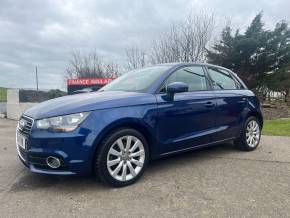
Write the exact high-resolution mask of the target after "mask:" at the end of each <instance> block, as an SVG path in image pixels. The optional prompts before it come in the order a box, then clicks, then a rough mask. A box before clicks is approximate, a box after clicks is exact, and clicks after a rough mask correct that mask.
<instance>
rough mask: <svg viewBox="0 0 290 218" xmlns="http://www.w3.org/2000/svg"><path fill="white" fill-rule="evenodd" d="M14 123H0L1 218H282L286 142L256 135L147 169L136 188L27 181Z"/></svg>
mask: <svg viewBox="0 0 290 218" xmlns="http://www.w3.org/2000/svg"><path fill="white" fill-rule="evenodd" d="M15 126H16V122H15V121H11V120H5V119H0V151H1V152H0V205H1V207H0V214H1V217H30V216H39V217H108V216H111V217H194V216H198V217H210V216H214V217H261V216H264V217H265V216H272V217H287V216H289V214H290V137H289V138H288V137H272V136H263V137H262V140H261V145H260V147H259V148H258V149H257V150H256V151H254V152H240V151H237V150H235V149H233V147H232V145H230V144H225V145H221V146H218V147H213V148H208V149H203V150H200V151H194V152H190V153H187V154H182V155H178V156H174V157H170V158H166V159H162V160H158V161H154V162H152V163H151V164H150V165H149V167H148V169H147V171H146V172H145V174H144V176H143V177H142V178H141V180H140V181H139V182H137V183H136V184H134V185H132V186H129V187H125V188H120V189H117V188H109V187H106V186H103V185H102V184H100V183H99V182H97V181H96V180H95V179H94V177H56V176H44V175H37V174H32V173H30V172H28V171H27V169H26V168H25V167H24V166H23V165H22V164H21V163H20V161H19V160H18V157H17V154H16V149H15Z"/></svg>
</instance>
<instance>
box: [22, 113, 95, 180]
mask: <svg viewBox="0 0 290 218" xmlns="http://www.w3.org/2000/svg"><path fill="white" fill-rule="evenodd" d="M30 119H31V118H30ZM16 131H17V132H18V133H17V132H16V134H19V133H20V134H22V135H24V136H25V138H26V148H25V149H24V148H22V147H21V146H19V145H18V143H17V141H16V146H17V151H18V156H19V158H20V160H21V161H22V163H23V164H24V165H25V166H26V167H27V168H28V169H29V170H30V171H31V172H34V173H42V174H50V175H87V174H90V173H91V171H92V160H93V153H94V152H93V151H94V139H95V137H96V136H95V135H94V134H93V131H91V130H88V129H87V128H86V127H85V126H84V127H82V126H80V127H79V128H77V129H76V130H75V131H73V132H69V133H55V132H49V131H47V130H38V129H34V128H33V125H32V127H31V131H30V132H28V133H27V132H23V131H22V130H21V129H19V127H17V130H16ZM16 138H17V137H16ZM49 156H53V157H56V158H58V159H60V163H61V165H60V167H58V168H56V169H53V168H51V167H49V166H48V164H47V162H46V159H47V158H48V157H49Z"/></svg>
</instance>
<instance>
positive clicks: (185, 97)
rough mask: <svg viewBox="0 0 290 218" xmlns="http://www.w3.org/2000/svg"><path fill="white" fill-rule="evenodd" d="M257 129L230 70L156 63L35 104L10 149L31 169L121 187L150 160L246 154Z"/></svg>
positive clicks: (249, 97)
mask: <svg viewBox="0 0 290 218" xmlns="http://www.w3.org/2000/svg"><path fill="white" fill-rule="evenodd" d="M262 126H263V118H262V113H261V109H260V104H259V101H258V99H257V98H256V96H255V95H254V93H253V92H252V91H250V90H248V89H247V87H246V86H245V84H244V83H243V82H242V81H241V80H240V79H239V78H238V77H237V75H236V74H235V73H233V72H231V71H230V70H228V69H225V68H222V67H219V66H214V65H209V64H195V63H192V64H190V63H179V64H163V65H157V66H153V67H147V68H143V69H139V70H134V71H131V72H128V73H126V74H124V75H122V76H121V77H119V78H118V79H116V80H114V81H113V82H111V83H110V84H108V85H106V86H105V87H103V88H102V89H101V90H99V91H98V92H94V93H86V94H78V95H72V96H66V97H61V98H56V99H53V100H49V101H46V102H43V103H40V104H38V105H36V106H35V107H33V108H31V109H29V110H27V111H26V112H25V113H24V114H23V115H22V117H21V118H20V120H19V123H18V126H17V131H16V133H17V134H16V135H17V137H16V138H17V142H16V144H17V151H18V155H19V157H20V160H21V161H22V162H23V163H24V164H25V165H26V166H27V167H28V168H29V169H30V171H32V172H35V173H44V174H53V175H85V174H90V173H91V172H94V173H96V175H97V177H98V178H100V179H101V181H103V182H105V183H107V184H110V185H112V186H125V185H129V184H132V183H133V182H135V181H136V180H137V179H138V178H140V176H141V175H142V174H143V172H144V170H145V168H146V165H147V163H148V161H149V160H152V159H156V158H160V157H163V156H167V155H171V154H175V153H179V152H185V151H189V150H193V149H197V148H200V147H205V146H210V145H214V144H219V143H222V142H228V141H234V144H235V145H236V146H237V147H238V148H239V149H241V150H244V151H252V150H254V149H256V148H257V146H258V144H259V141H260V135H261V129H262ZM193 170H194V169H193Z"/></svg>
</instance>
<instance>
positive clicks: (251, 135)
mask: <svg viewBox="0 0 290 218" xmlns="http://www.w3.org/2000/svg"><path fill="white" fill-rule="evenodd" d="M259 140H260V126H259V124H258V123H257V121H255V120H251V121H250V122H249V123H248V125H247V129H246V141H247V144H248V145H249V147H251V148H255V147H256V146H257V145H258V143H259Z"/></svg>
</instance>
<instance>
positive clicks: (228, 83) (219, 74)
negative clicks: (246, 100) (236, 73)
mask: <svg viewBox="0 0 290 218" xmlns="http://www.w3.org/2000/svg"><path fill="white" fill-rule="evenodd" d="M208 72H209V76H210V78H211V82H212V85H213V89H215V90H221V89H238V88H239V87H238V86H237V82H236V81H235V80H234V79H233V77H232V76H231V74H230V73H229V72H228V71H226V70H223V69H219V68H212V67H209V68H208Z"/></svg>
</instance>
